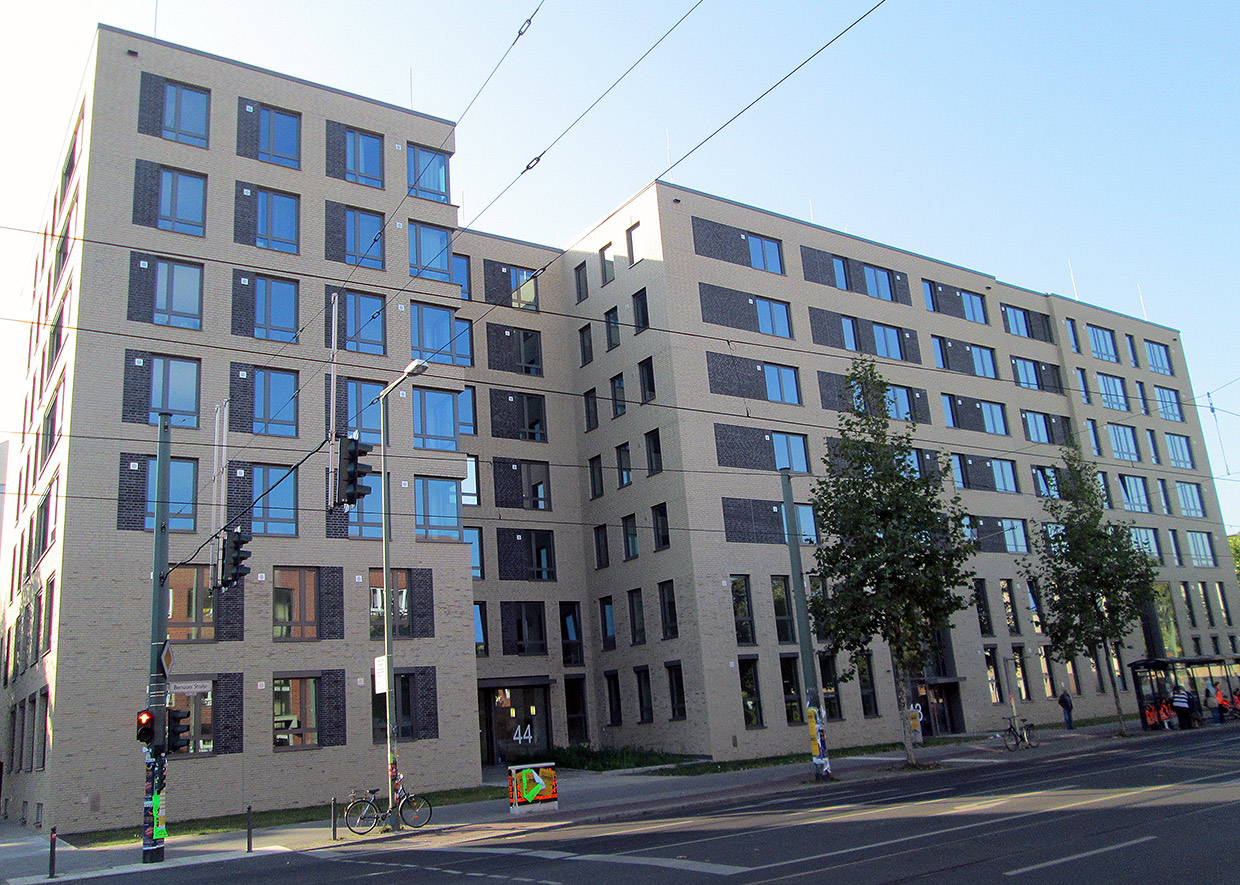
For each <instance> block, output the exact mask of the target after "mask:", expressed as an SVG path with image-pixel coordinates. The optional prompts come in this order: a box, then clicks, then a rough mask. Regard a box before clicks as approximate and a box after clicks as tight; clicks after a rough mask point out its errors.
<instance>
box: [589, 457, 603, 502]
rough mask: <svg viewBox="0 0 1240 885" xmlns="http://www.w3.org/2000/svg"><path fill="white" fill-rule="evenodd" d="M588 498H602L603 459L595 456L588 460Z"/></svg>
mask: <svg viewBox="0 0 1240 885" xmlns="http://www.w3.org/2000/svg"><path fill="white" fill-rule="evenodd" d="M589 474H590V498H591V499H594V498H601V497H603V457H602V456H601V455H595V456H594V457H592V458H591V459H590V460H589Z"/></svg>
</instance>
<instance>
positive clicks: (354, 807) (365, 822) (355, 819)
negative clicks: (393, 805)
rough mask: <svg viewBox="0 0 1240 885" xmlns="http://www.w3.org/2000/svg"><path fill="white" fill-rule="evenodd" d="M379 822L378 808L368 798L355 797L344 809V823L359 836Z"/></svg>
mask: <svg viewBox="0 0 1240 885" xmlns="http://www.w3.org/2000/svg"><path fill="white" fill-rule="evenodd" d="M378 822H379V809H378V808H376V807H375V803H373V802H371V801H370V800H369V799H355V800H353V801H352V802H350V803H349V807H348V808H346V809H345V810H344V825H345V826H346V827H348V828H349V829H350V830H352V831H353V832H355V833H357V834H358V835H359V836H365V835H366V834H367V833H369V832H370V831H371V830H373V829H374V828H375V824H377V823H378Z"/></svg>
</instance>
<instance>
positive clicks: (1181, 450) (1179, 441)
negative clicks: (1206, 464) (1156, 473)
mask: <svg viewBox="0 0 1240 885" xmlns="http://www.w3.org/2000/svg"><path fill="white" fill-rule="evenodd" d="M1166 440H1167V457H1168V458H1170V459H1171V466H1172V467H1184V468H1186V469H1188V470H1195V469H1196V467H1197V462H1196V461H1194V460H1193V444H1192V441H1191V440H1190V439H1189V438H1188V437H1187V436H1181V435H1180V434H1178V433H1168V434H1167V435H1166Z"/></svg>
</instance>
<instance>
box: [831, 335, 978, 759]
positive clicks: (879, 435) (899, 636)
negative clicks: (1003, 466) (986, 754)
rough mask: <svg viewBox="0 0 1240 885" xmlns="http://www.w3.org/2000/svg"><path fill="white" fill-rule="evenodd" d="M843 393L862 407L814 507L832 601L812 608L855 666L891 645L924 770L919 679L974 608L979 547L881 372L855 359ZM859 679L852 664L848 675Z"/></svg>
mask: <svg viewBox="0 0 1240 885" xmlns="http://www.w3.org/2000/svg"><path fill="white" fill-rule="evenodd" d="M845 385H846V386H845V390H844V396H845V397H851V402H852V403H853V404H854V408H853V409H852V410H847V409H842V410H841V411H840V427H839V439H838V440H828V454H827V456H826V458H825V459H824V464H825V467H826V471H825V474H824V476H823V477H822V479H821V480H819V481H818V483H817V485H816V486H815V489H814V493H813V497H812V502H813V506H814V513H815V516H816V518H817V520H818V525H819V527H820V528H821V529H822V538H823V540H822V543H821V544H820V545H819V546H818V549H817V552H816V557H817V570H816V573H817V575H818V577H819V578H820V579H821V581H822V586H823V593H822V594H821V595H816V596H814V597H813V598H812V599H811V600H810V611H811V614H812V617H813V619H814V623H815V628H816V630H817V631H818V633H819V635H820V636H822V637H824V638H825V639H826V641H827V643H828V644H829V645H830V646H831V647H832V648H833V649H835V650H836V651H844V652H848V653H849V655H850V657H851V659H852V661H856V660H857V657H858V656H859V655H860V654H862V653H863V652H865V651H866V650H867V649H868V647H869V645H870V643H871V642H872V641H873V639H874V638H875V637H879V638H881V639H882V640H883V641H884V642H886V643H887V646H888V647H889V648H890V650H891V663H892V673H893V676H894V678H895V683H896V689H897V690H896V697H897V703H898V705H899V708H900V722H901V729H902V734H903V739H904V752H905V757H906V759H907V762H908V764H909V765H914V764H916V758H915V756H914V753H913V734H912V730H911V728H910V726H909V721H908V715H907V711H908V710H910V709H911V707H912V701H913V690H914V686H913V677H914V676H916V675H920V674H921V673H923V672H924V670H925V667H926V662H927V659H928V656H929V650H930V647H931V645H932V643H933V641H934V634H935V631H937V630H940V629H945V628H948V627H950V625H951V616H952V615H953V614H954V613H956V612H958V611H960V610H961V609H964V608H966V607H967V606H968V605H969V599H968V598H967V597H966V596H964V595H962V594H961V593H960V592H958V591H959V590H960V589H961V588H963V587H964V586H965V585H966V584H967V583H968V581H969V580H970V579H971V578H972V577H973V573H972V572H971V571H968V570H966V569H965V568H964V564H965V563H966V562H967V561H968V559H969V558H970V557H971V556H972V555H973V552H974V545H973V542H972V541H971V540H970V538H969V535H968V533H967V532H966V530H965V527H966V520H967V517H966V515H965V513H964V510H963V509H962V508H961V506H960V498H959V497H958V496H952V497H950V498H948V497H947V496H946V493H945V491H944V486H943V481H944V476H945V475H946V473H947V470H946V464H945V463H939V464H936V465H934V467H936V468H937V469H922V468H923V466H928V465H921V464H920V463H919V461H918V453H917V451H916V450H915V449H914V448H913V433H914V431H915V429H916V424H914V423H913V422H912V420H911V419H912V416H911V415H909V414H901V413H900V412H901V406H900V404H899V400H897V398H896V397H895V395H894V393H893V391H892V390H891V388H890V387H889V386H888V385H887V382H886V381H885V380H884V379H883V377H882V375H880V374H879V372H878V369H877V368H876V367H875V365H874V361H873V360H870V359H865V358H860V359H857V360H854V361H853V364H852V368H851V369H850V370H849V372H848V374H847V375H846V376H845ZM893 417H894V418H895V419H898V420H897V421H895V422H893ZM906 422H907V423H906ZM893 423H897V424H899V425H900V426H899V429H897V428H896V427H893ZM855 672H856V666H855V664H854V665H852V666H850V667H849V668H848V670H846V671H845V672H844V673H843V674H842V675H843V676H844V677H845V678H848V677H851V676H852V675H853V674H854V673H855Z"/></svg>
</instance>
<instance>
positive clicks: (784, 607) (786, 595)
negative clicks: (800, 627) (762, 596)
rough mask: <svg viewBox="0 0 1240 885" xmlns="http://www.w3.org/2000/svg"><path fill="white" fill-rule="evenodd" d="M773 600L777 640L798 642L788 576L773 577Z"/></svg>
mask: <svg viewBox="0 0 1240 885" xmlns="http://www.w3.org/2000/svg"><path fill="white" fill-rule="evenodd" d="M771 598H772V603H773V605H774V608H775V638H776V639H778V640H779V641H780V642H796V641H797V631H796V615H795V614H794V612H793V607H792V593H791V590H790V589H789V586H788V577H787V576H786V575H771Z"/></svg>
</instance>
